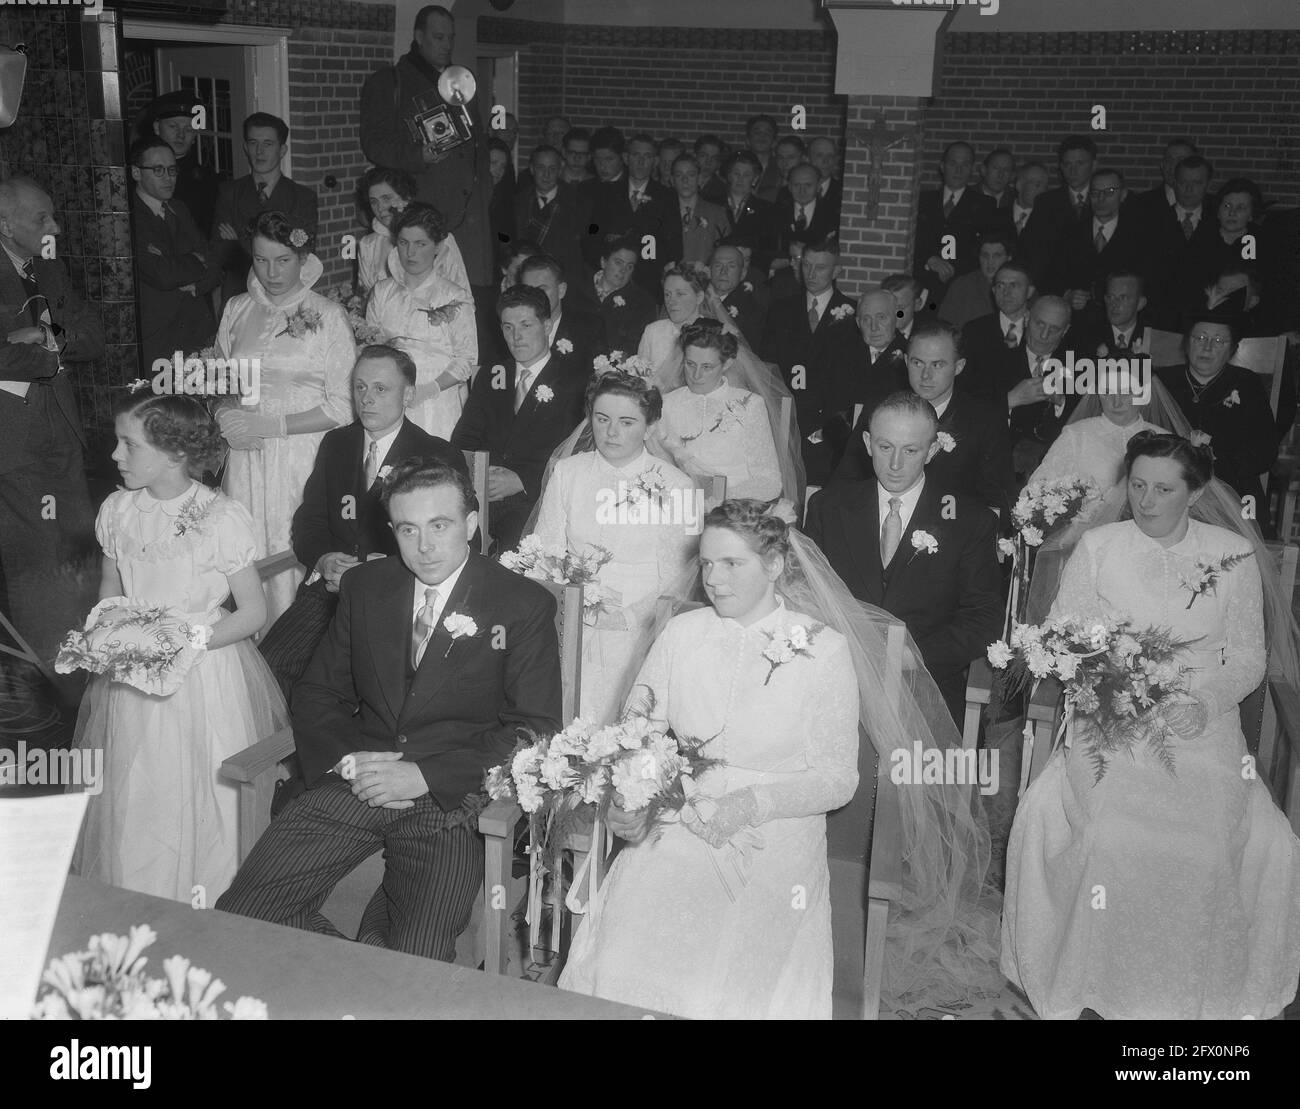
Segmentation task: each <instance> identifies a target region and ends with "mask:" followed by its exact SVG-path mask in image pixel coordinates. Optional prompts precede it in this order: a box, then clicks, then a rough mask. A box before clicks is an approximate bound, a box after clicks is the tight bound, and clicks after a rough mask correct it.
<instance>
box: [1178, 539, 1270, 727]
mask: <svg viewBox="0 0 1300 1109" xmlns="http://www.w3.org/2000/svg"><path fill="white" fill-rule="evenodd" d="M1217 588H1218V592H1219V593H1220V594H1221V595H1222V596H1223V611H1224V614H1225V620H1226V625H1225V628H1224V635H1225V639H1224V645H1223V659H1224V665H1223V666H1221V667H1219V669H1218V670H1217V672H1216V673H1215V675H1214V677H1213V678H1211V679H1210V680H1209V681H1206V682H1203V683H1202V684H1200V685H1198V686H1197V687H1196V690H1195V692H1196V694H1197V696H1199V697H1201V698H1202V699H1203V700H1204V701H1205V703H1206V707H1207V709H1208V710H1209V713H1210V718H1211V719H1214V717H1216V716H1220V715H1222V714H1223V713H1226V712H1231V711H1233V710H1235V709H1236V707H1237V703H1238V702H1239V701H1241V700H1242V698H1244V697H1246V696H1247V695H1249V694H1250V693H1251V691H1252V690H1254V688H1255V687H1256V686H1257V685H1259V683H1260V681H1261V680H1262V679H1263V677H1264V666H1265V661H1266V652H1265V647H1264V601H1263V591H1262V589H1261V586H1260V581H1259V565H1258V564H1257V563H1256V561H1255V560H1254V559H1253V558H1248V559H1246V560H1245V561H1244V562H1240V563H1238V564H1237V565H1236V566H1234V567H1233V568H1232V569H1231V570H1228V571H1227V572H1226V573H1225V574H1224V575H1223V577H1222V578H1220V580H1219V584H1218V586H1217Z"/></svg>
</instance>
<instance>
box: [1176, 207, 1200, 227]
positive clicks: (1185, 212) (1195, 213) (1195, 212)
mask: <svg viewBox="0 0 1300 1109" xmlns="http://www.w3.org/2000/svg"><path fill="white" fill-rule="evenodd" d="M1174 208H1175V209H1176V211H1177V215H1178V222H1179V223H1182V222H1183V218H1184V217H1187V218H1190V219H1191V221H1192V223H1194V224H1196V223H1200V222H1201V210H1200V208H1184V207H1183V206H1182V205H1181V204H1175V205H1174Z"/></svg>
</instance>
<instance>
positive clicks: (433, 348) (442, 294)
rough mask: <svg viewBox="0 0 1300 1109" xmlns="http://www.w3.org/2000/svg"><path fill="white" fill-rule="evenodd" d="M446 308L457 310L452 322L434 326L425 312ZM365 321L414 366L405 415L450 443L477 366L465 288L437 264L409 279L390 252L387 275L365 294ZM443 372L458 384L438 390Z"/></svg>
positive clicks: (469, 295) (471, 310)
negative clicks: (412, 394)
mask: <svg viewBox="0 0 1300 1109" xmlns="http://www.w3.org/2000/svg"><path fill="white" fill-rule="evenodd" d="M448 305H456V306H457V307H456V309H455V312H454V314H452V318H451V319H450V320H444V321H441V322H438V323H434V322H433V321H432V320H431V318H430V316H429V314H428V312H427V309H431V308H435V309H436V308H442V307H446V306H448ZM366 321H367V322H368V323H372V324H374V325H375V326H377V327H379V328H382V329H383V332H384V334H385V336H387V338H386V339H385V340H384V341H385V342H387V343H389V344H390V345H391V346H395V347H397V349H398V350H404V351H405V352H406V353H407V354H409V355H410V356H411V359H412V360H413V361H414V362H415V401H414V403H412V405H411V407H410V408H409V409H408V410H407V413H406V415H407V417H408V418H409V419H410V421H411V422H412V423H414V424H418V425H419V426H420V427H422V428H423V429H424V430H425V431H427V432H428V433H429V434H430V435H436V436H437V437H438V438H439V439H447V440H450V439H451V433H452V431H453V430H454V429H455V427H456V421H457V420H459V419H460V413H461V410H462V409H463V408H464V407H465V397H466V395H467V393H468V391H469V387H468V384H467V383H468V381H469V379H470V377H471V376H472V375H473V373H474V370H475V368H476V367H477V366H478V327H477V324H476V323H475V319H474V294H473V293H471V292H470V290H469V286H468V285H464V286H462V285H456V284H454V283H452V282H451V281H448V280H447V278H446V277H444V276H443V275H442V274H441V273H439V272H438V264H437V262H436V261H435V263H434V266H433V269H431V270H430V271H429V272H428V273H426V274H425V275H424V276H423V277H420V278H412V277H411V276H410V275H409V274H408V273H407V272H406V270H404V269H403V268H402V263H401V262H400V261H398V258H397V250H396V248H394V249H393V250H392V251H391V252H390V253H389V256H388V277H386V278H384V279H383V280H382V281H380V282H379V284H378V285H376V286H375V288H374V291H373V292H372V293H371V294H370V303H369V305H367V307H366ZM444 373H449V374H451V375H452V376H453V377H454V378H456V379H457V382H458V383H457V384H456V385H454V386H452V387H450V388H446V389H443V390H441V392H439V391H438V390H437V389H436V388H435V382H436V380H437V378H439V377H441V376H442V375H443V374H444Z"/></svg>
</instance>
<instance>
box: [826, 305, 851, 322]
mask: <svg viewBox="0 0 1300 1109" xmlns="http://www.w3.org/2000/svg"><path fill="white" fill-rule="evenodd" d="M855 311H856V309H855V308H854V307H853V305H851V304H841V305H839V306H837V307H835V308H832V309H831V316H832V317H833V318H834V319H837V320H844V319H848V317H849V316H851V315H853V313H854V312H855Z"/></svg>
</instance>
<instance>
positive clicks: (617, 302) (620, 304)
mask: <svg viewBox="0 0 1300 1109" xmlns="http://www.w3.org/2000/svg"><path fill="white" fill-rule="evenodd" d="M614 307H615V308H626V307H627V301H626V300H624V299H623V297H622V296H621V295H620V294H618V293H615V294H614Z"/></svg>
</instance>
